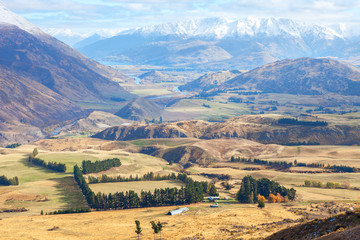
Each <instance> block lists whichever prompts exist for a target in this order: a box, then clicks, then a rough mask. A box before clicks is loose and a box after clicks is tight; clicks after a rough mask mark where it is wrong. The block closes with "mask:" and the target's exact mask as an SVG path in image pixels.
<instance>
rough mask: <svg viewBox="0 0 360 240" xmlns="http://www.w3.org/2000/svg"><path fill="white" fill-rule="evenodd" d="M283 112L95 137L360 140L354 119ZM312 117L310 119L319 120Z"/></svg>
mask: <svg viewBox="0 0 360 240" xmlns="http://www.w3.org/2000/svg"><path fill="white" fill-rule="evenodd" d="M284 117H285V116H282V115H244V116H240V117H235V118H231V119H229V120H227V121H225V122H220V123H210V122H206V121H182V122H174V123H163V124H158V125H145V124H135V125H131V126H117V127H112V128H108V129H106V130H104V131H102V132H100V133H98V134H96V135H94V136H93V137H95V138H101V139H108V140H120V141H126V140H134V139H144V138H179V137H181V138H200V139H223V138H240V139H248V140H252V141H256V142H260V143H266V144H268V143H275V144H295V145H296V144H298V143H302V142H306V143H309V142H310V143H316V144H326V145H327V144H329V145H337V144H342V145H344V144H345V145H353V144H359V143H360V127H359V126H358V125H356V124H352V122H349V123H346V122H344V123H343V124H342V125H337V124H336V123H335V122H334V123H331V122H330V123H329V124H328V125H327V126H306V125H297V124H279V123H278V119H280V118H284ZM317 120H318V119H309V120H308V121H317Z"/></svg>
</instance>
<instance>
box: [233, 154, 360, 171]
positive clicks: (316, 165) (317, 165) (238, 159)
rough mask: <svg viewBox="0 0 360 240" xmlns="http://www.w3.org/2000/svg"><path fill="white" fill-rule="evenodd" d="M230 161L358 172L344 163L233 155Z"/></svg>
mask: <svg viewBox="0 0 360 240" xmlns="http://www.w3.org/2000/svg"><path fill="white" fill-rule="evenodd" d="M230 161H231V162H242V163H251V164H258V165H267V166H271V167H281V168H284V169H286V168H290V167H295V166H297V167H312V168H324V169H329V170H332V171H334V172H358V171H359V169H358V168H356V167H349V166H344V165H330V164H328V165H325V164H323V163H308V164H306V163H301V162H297V161H296V160H295V161H294V163H292V162H286V161H268V160H261V159H257V158H254V159H251V158H241V157H234V156H232V157H231V159H230Z"/></svg>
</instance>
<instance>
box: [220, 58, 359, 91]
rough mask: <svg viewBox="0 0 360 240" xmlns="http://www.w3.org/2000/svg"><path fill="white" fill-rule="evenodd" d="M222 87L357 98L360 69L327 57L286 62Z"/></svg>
mask: <svg viewBox="0 0 360 240" xmlns="http://www.w3.org/2000/svg"><path fill="white" fill-rule="evenodd" d="M222 87H223V88H225V89H226V88H234V87H235V88H238V87H241V88H245V89H256V90H261V91H264V92H271V93H289V94H305V95H321V94H327V93H336V94H340V95H354V96H359V95H360V69H359V68H357V67H354V66H351V65H347V64H344V63H341V62H339V61H336V60H332V59H327V58H316V59H315V58H297V59H285V60H282V61H277V62H274V63H270V64H267V65H264V66H261V67H258V68H255V69H253V70H251V71H248V72H246V73H243V74H241V75H240V76H238V77H235V78H233V79H231V80H229V81H227V82H225V83H224V84H223V86H222Z"/></svg>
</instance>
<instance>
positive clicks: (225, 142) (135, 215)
mask: <svg viewBox="0 0 360 240" xmlns="http://www.w3.org/2000/svg"><path fill="white" fill-rule="evenodd" d="M157 145H162V146H164V147H177V146H187V145H194V146H198V147H201V148H203V149H204V150H205V151H207V152H209V153H211V154H212V155H213V156H216V157H217V158H218V159H219V161H216V162H213V163H210V164H209V165H207V166H201V165H198V164H193V165H192V166H190V167H189V168H187V169H185V171H186V172H187V173H189V174H190V177H191V178H193V179H194V180H197V181H208V182H213V183H215V186H216V187H217V189H218V192H219V193H220V196H221V197H229V198H235V196H236V192H237V191H238V190H239V188H240V184H241V179H242V177H244V176H246V175H252V176H253V177H255V178H262V177H266V178H269V179H271V180H275V181H278V182H279V183H280V184H282V185H284V186H286V187H289V188H290V187H293V188H295V189H296V190H297V193H298V197H297V199H296V201H295V202H291V203H288V204H268V203H266V207H265V209H258V208H257V207H256V205H255V204H237V203H234V200H231V201H229V202H228V203H226V201H225V203H222V202H221V203H220V207H219V208H215V209H214V208H209V205H210V204H209V203H201V204H192V205H187V207H189V208H190V211H188V212H186V213H183V214H181V215H177V216H167V215H166V213H167V212H168V211H169V210H173V209H176V208H177V207H176V206H173V207H156V208H144V209H128V210H118V211H105V212H92V213H84V214H72V215H56V216H40V211H41V210H43V211H44V212H45V213H49V212H52V211H55V210H59V209H69V208H80V207H86V206H87V203H86V202H85V199H84V197H83V196H82V194H81V192H80V190H79V188H78V187H77V185H76V183H75V182H74V180H73V176H72V167H73V166H74V165H75V164H78V165H81V162H82V161H83V160H91V161H95V160H104V159H107V158H114V157H117V158H119V159H120V160H121V163H122V165H121V166H120V167H115V168H112V169H109V170H107V171H104V172H100V173H94V174H91V175H92V176H100V175H102V174H107V175H109V176H118V175H121V176H123V177H129V176H130V175H132V176H133V177H135V176H136V175H138V176H142V175H143V174H145V173H148V172H154V173H155V174H160V175H162V174H169V173H173V172H178V171H179V170H180V169H181V167H180V166H179V165H178V164H173V165H169V163H168V162H167V161H165V160H163V159H161V158H158V157H154V156H149V155H144V154H140V153H137V152H136V151H137V149H138V148H139V147H142V146H157ZM35 147H37V148H38V149H39V155H38V157H39V158H41V159H44V160H45V161H56V162H62V163H65V164H66V165H67V172H66V173H55V172H52V171H49V170H47V169H43V168H41V167H37V166H33V165H30V164H28V163H27V161H26V158H27V156H28V155H29V154H30V153H31V152H32V150H33V149H34V148H35ZM0 152H1V154H0V175H2V174H4V175H6V176H7V177H14V176H18V177H19V180H20V185H19V186H4V187H0V209H14V208H21V207H24V208H26V209H28V211H26V212H16V213H4V212H3V213H0V218H2V220H1V221H0V227H2V229H4V231H3V233H2V236H0V239H33V238H39V237H40V236H41V237H40V238H41V239H64V238H66V239H79V236H81V238H82V239H98V238H99V236H100V234H101V237H102V238H103V239H114V236H116V237H117V238H119V239H136V236H135V234H130V235H129V230H128V229H133V228H134V220H136V219H139V220H140V221H141V224H142V228H143V235H142V236H141V239H153V234H152V232H151V231H152V230H151V228H150V224H149V222H150V221H152V220H155V221H162V222H163V223H164V231H163V238H164V239H183V238H184V237H193V238H194V237H197V238H202V237H204V238H205V239H224V238H225V239H238V238H244V239H251V238H255V239H257V238H259V237H264V236H267V235H270V234H271V233H273V232H276V231H278V230H279V229H281V228H285V227H288V226H291V225H292V224H295V223H296V222H299V221H300V222H301V221H305V220H304V216H308V215H299V213H298V212H299V211H300V210H299V211H297V210H296V211H293V210H291V209H293V208H298V209H303V210H301V211H305V212H307V213H308V214H310V215H309V216H310V219H313V218H315V217H321V216H328V213H327V212H326V208H324V210H321V211H320V212H318V208H312V207H310V206H312V205H313V204H314V202H318V203H317V204H322V203H324V204H325V203H326V202H332V203H333V204H335V206H338V205H339V206H342V205H343V204H354V203H356V202H358V201H359V198H360V191H358V190H353V189H349V190H347V189H346V190H345V189H328V188H309V187H304V186H303V185H304V181H305V180H311V181H321V182H323V183H324V184H326V182H328V181H332V182H338V183H340V184H343V183H347V184H349V186H351V187H360V173H317V174H313V173H297V172H283V171H278V170H275V169H267V168H266V166H263V165H256V164H245V163H241V162H240V163H231V162H229V158H230V156H232V155H233V154H235V153H237V154H244V155H245V156H248V155H249V156H256V157H259V158H264V159H269V160H274V161H279V160H281V161H289V162H292V161H294V160H295V159H297V161H299V162H306V163H311V162H322V163H326V164H327V163H330V164H334V163H336V164H338V163H344V164H345V163H346V164H353V165H354V166H359V165H358V164H359V163H358V159H357V156H358V154H359V152H360V148H359V147H358V146H294V147H288V146H279V145H274V144H270V145H263V144H258V143H254V142H251V141H248V140H241V139H213V140H202V139H145V140H135V141H129V142H113V141H105V140H98V139H90V138H77V139H75V138H74V139H56V140H54V139H50V140H41V141H39V142H37V143H34V144H31V145H24V146H21V147H19V148H16V149H0ZM247 167H250V168H256V169H258V170H254V171H249V170H244V168H247ZM293 169H295V170H302V171H311V170H316V171H317V170H319V169H316V168H304V167H302V168H293ZM293 169H291V170H293ZM202 174H203V175H202ZM206 174H228V175H230V179H229V180H228V181H229V183H230V184H231V185H233V188H231V189H230V190H225V189H224V187H223V186H222V185H221V183H222V182H223V181H221V180H217V179H216V178H210V177H209V176H207V175H206ZM85 177H86V175H85ZM89 186H90V187H91V188H92V190H93V191H94V192H95V193H96V192H103V193H114V192H117V191H128V190H134V191H135V192H138V193H139V192H141V190H144V191H152V190H154V189H155V188H165V187H181V186H183V184H182V183H180V182H177V181H167V180H165V181H138V182H119V183H100V184H90V185H89ZM229 203H231V204H229ZM304 209H305V210H304ZM295 212H296V213H295ZM311 214H312V215H311ZM314 214H315V215H314ZM316 214H317V215H316ZM284 219H287V220H286V221H285V220H284ZM289 219H290V220H289ZM300 219H302V220H300ZM283 221H284V223H283ZM15 223H17V224H21V225H22V226H24V227H23V228H22V229H21V230H15V229H14V228H15V226H17V225H16V224H15ZM74 225H76V226H78V227H77V228H76V229H75V228H74V227H73V226H74ZM130 232H131V233H133V231H130ZM85 233H86V234H85Z"/></svg>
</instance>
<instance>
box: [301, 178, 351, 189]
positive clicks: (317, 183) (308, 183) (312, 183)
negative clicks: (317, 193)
mask: <svg viewBox="0 0 360 240" xmlns="http://www.w3.org/2000/svg"><path fill="white" fill-rule="evenodd" d="M304 183H305V187H318V188H323V187H324V188H334V189H350V188H351V186H350V183H349V182H345V183H343V184H340V183H337V182H327V183H326V184H324V183H323V182H320V181H310V180H305V182H304Z"/></svg>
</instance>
